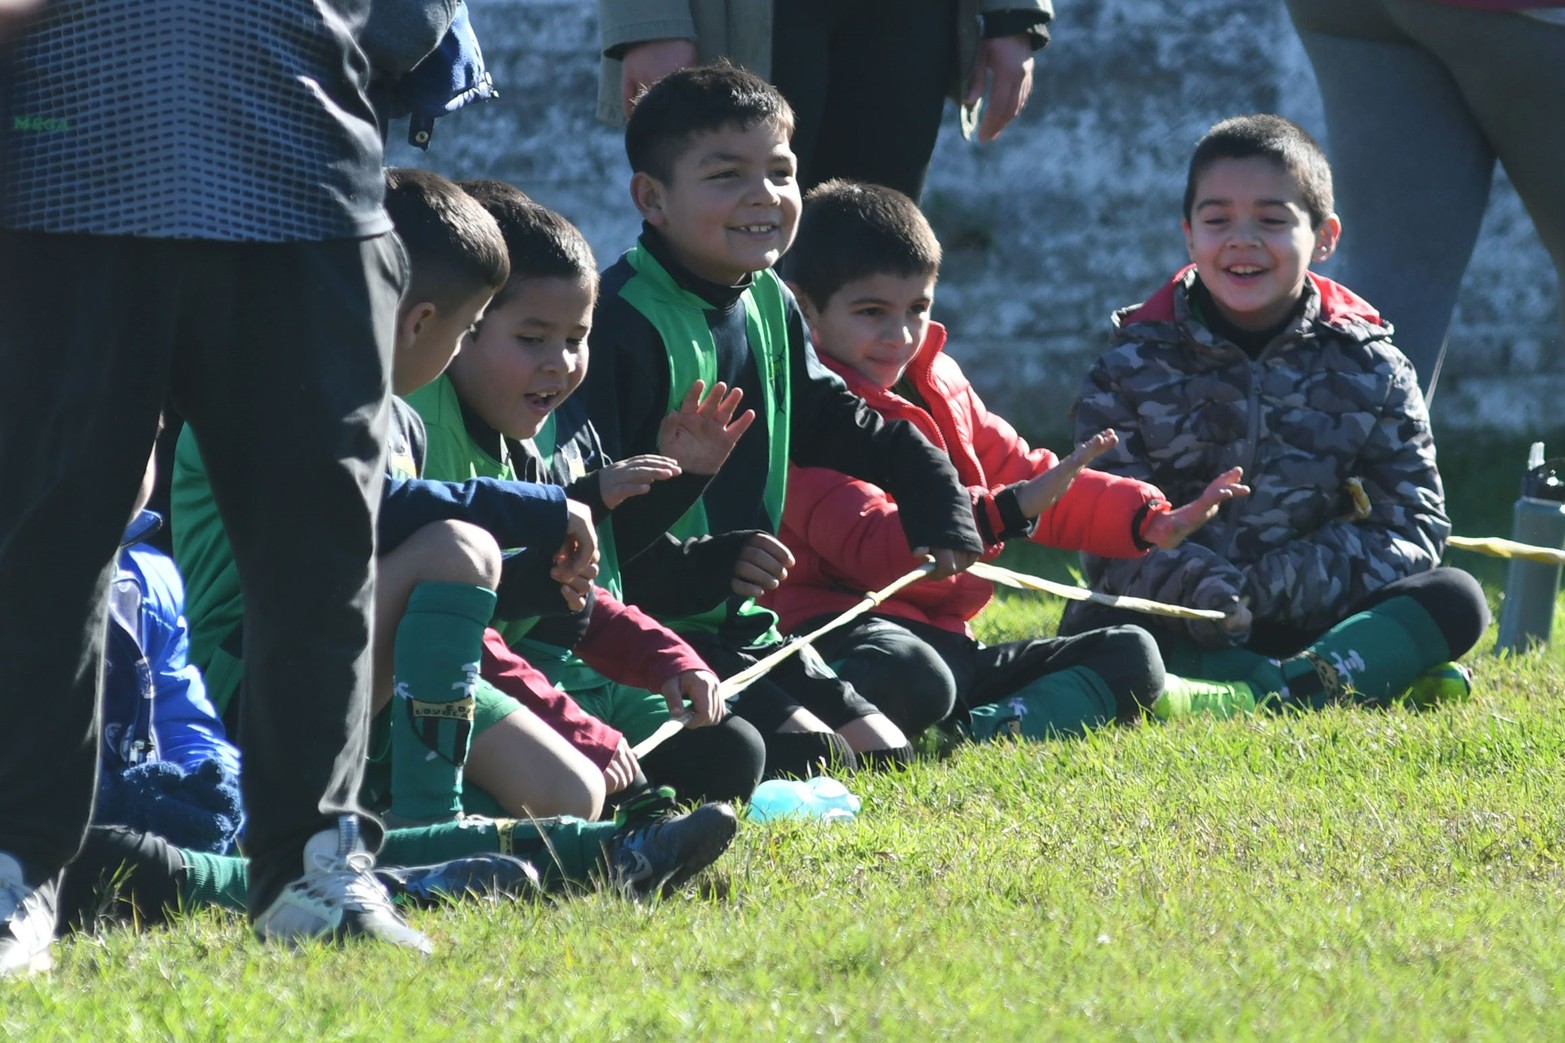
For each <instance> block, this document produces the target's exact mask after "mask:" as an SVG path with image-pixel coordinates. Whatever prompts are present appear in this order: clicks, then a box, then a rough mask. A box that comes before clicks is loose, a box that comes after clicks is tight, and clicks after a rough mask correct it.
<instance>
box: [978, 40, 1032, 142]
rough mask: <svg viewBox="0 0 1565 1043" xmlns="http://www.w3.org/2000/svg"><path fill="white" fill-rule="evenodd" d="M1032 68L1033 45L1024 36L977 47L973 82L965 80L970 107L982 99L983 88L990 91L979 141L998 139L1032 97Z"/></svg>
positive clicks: (988, 42)
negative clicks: (991, 78)
mask: <svg viewBox="0 0 1565 1043" xmlns="http://www.w3.org/2000/svg"><path fill="white" fill-rule="evenodd" d="M1032 66H1033V59H1032V43H1031V41H1029V40H1028V38H1027V36H1026V34H1025V33H1018V34H1017V35H1015V36H997V37H995V38H994V39H992V40H984V41H983V42H982V43H981V44H979V45H978V62H977V64H976V65H974V66H973V76H972V79H970V80H968V81H967V98H966V101H967V104H969V105H972V104H974V103H976V102H977V101H978V100H979V99H980V98H982V97H983V96H984V88H985V87H988V88H989V99H988V101H986V102H985V103H984V118H983V122H981V123H980V124H979V125H978V140H979V141H983V142H989V141H993V140H994V139H995V138H997V137H999V136H1000V132H1001V131H1002V130H1004V129H1005V125H1006V124H1007V123H1010V122H1011V121H1012V120H1013V119H1015V118H1016V117H1017V116H1018V115H1020V114H1021V111H1022V109H1024V108H1026V107H1027V98H1028V96H1029V95H1030V94H1032ZM991 75H993V77H994V79H993V81H992V82H991V81H990V76H991Z"/></svg>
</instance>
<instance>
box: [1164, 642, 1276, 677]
mask: <svg viewBox="0 0 1565 1043" xmlns="http://www.w3.org/2000/svg"><path fill="white" fill-rule="evenodd" d="M1159 647H1160V648H1161V649H1162V650H1163V668H1164V669H1165V670H1167V671H1168V672H1169V673H1170V674H1173V675H1175V676H1177V677H1182V678H1196V677H1199V678H1201V679H1203V680H1206V681H1248V680H1250V679H1251V678H1252V677H1253V676H1254V675H1255V674H1256V672H1257V671H1261V670H1264V668H1265V667H1266V666H1267V665H1268V664H1270V663H1271V660H1269V659H1267V658H1266V657H1265V656H1263V655H1261V654H1260V653H1259V652H1252V651H1250V650H1249V649H1248V648H1207V647H1205V646H1204V645H1198V644H1196V643H1195V642H1194V641H1191V640H1190V639H1189V638H1164V639H1161V640H1160V641H1159Z"/></svg>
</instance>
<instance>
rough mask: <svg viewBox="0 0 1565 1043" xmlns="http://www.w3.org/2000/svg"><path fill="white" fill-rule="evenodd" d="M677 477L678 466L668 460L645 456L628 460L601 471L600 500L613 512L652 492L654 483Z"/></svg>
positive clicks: (599, 475)
mask: <svg viewBox="0 0 1565 1043" xmlns="http://www.w3.org/2000/svg"><path fill="white" fill-rule="evenodd" d="M678 473H679V463H678V462H677V461H675V460H673V459H671V458H669V457H667V456H653V455H652V454H650V453H643V454H642V455H640V456H631V457H627V458H626V459H624V460H618V461H616V462H614V463H612V464H609V465H608V466H607V467H605V468H602V469H601V470H599V471H598V496H599V497H600V498H601V499H602V500H603V506H605V507H607V508H608V509H609V510H611V511H612V510H613V509H614V508H616V507H618V506H619V505H620V504H622V503H624V502H625V501H626V500H628V499H630V498H631V497H632V496H640V495H641V494H642V493H645V492H648V491H649V490H651V488H652V483H653V482H660V481H662V480H663V479H665V478H672V477H674V476H675V475H676V474H678Z"/></svg>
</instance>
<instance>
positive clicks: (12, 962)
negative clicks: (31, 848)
mask: <svg viewBox="0 0 1565 1043" xmlns="http://www.w3.org/2000/svg"><path fill="white" fill-rule="evenodd" d="M58 887H59V878H58V876H56V877H55V878H54V879H51V880H49V881H48V882H47V883H43V884H39V885H38V886H37V887H29V886H28V885H27V881H26V880H25V879H23V877H22V866H21V863H19V862H18V861H17V860H16V859H14V858H12V857H11V856H10V855H8V854H6V853H4V852H3V851H0V978H9V977H12V976H16V977H20V976H22V975H25V974H32V973H34V972H36V971H46V970H48V969H49V968H50V967H53V966H54V956H53V955H52V953H51V951H50V946H51V945H53V943H54V920H55V894H56V891H57V889H58Z"/></svg>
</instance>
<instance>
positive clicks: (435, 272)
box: [386, 167, 511, 312]
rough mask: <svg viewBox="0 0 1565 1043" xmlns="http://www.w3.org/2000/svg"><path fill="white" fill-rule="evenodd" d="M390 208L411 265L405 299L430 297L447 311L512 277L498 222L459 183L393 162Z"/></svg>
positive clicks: (388, 180)
mask: <svg viewBox="0 0 1565 1043" xmlns="http://www.w3.org/2000/svg"><path fill="white" fill-rule="evenodd" d="M386 211H387V213H389V214H390V215H391V223H392V224H393V225H394V226H395V227H396V230H397V237H398V238H399V239H401V240H402V245H403V246H405V247H406V248H407V251H408V261H409V263H410V265H411V266H412V276H411V278H410V279H409V282H408V290H407V293H405V294H404V295H403V298H402V299H403V301H404V302H406V303H409V304H413V303H418V302H420V301H429V302H430V303H432V304H434V306H435V307H436V308H438V309H439V310H441V311H443V312H444V311H448V310H450V309H453V308H457V307H460V306H461V305H462V304H463V303H465V302H466V301H469V300H471V299H472V298H474V297H476V296H478V295H479V294H481V293H484V292H485V291H488V292H489V293H494V292H495V291H496V290H498V289H499V288H500V287H502V286H504V285H505V281H506V279H508V278H509V277H510V274H511V265H510V262H509V259H508V258H507V256H506V249H505V240H504V239H502V238H501V237H500V228H499V226H498V225H496V224H495V220H494V218H492V217H490V216H489V214H488V212H486V211H485V210H484V208H483V207H481V206H479V205H478V201H477V200H475V199H473V197H471V196H469V195H468V194H467V193H466V192H464V191H462V189H461V188H459V187H457V185H456V184H455V182H452V181H449V180H447V179H446V178H444V177H441V176H440V175H439V174H436V173H434V172H433V171H429V170H420V169H418V168H417V167H389V168H387V170H386Z"/></svg>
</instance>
